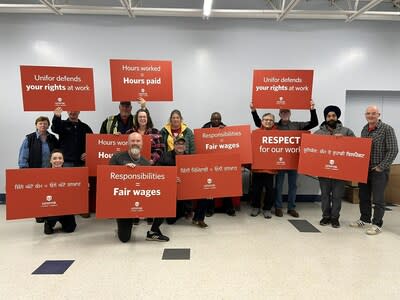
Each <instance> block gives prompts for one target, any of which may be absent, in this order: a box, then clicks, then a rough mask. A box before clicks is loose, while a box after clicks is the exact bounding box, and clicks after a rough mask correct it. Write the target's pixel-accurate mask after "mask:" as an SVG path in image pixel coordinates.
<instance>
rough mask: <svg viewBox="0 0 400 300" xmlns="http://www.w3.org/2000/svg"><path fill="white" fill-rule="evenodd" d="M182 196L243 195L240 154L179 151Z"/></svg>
mask: <svg viewBox="0 0 400 300" xmlns="http://www.w3.org/2000/svg"><path fill="white" fill-rule="evenodd" d="M176 166H177V171H178V177H179V178H180V183H179V184H178V195H177V196H178V200H186V199H204V198H220V197H235V196H241V195H242V194H243V193H242V169H241V164H240V157H239V154H233V153H232V154H220V153H218V154H217V153H215V154H194V155H177V156H176Z"/></svg>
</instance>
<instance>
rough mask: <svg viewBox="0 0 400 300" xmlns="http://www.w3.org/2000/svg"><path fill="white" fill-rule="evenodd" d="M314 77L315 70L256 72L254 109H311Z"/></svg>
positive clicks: (254, 74)
mask: <svg viewBox="0 0 400 300" xmlns="http://www.w3.org/2000/svg"><path fill="white" fill-rule="evenodd" d="M313 76H314V71H313V70H254V71H253V94H252V101H253V104H254V107H256V108H287V109H291V108H293V109H310V101H311V98H312V86H313Z"/></svg>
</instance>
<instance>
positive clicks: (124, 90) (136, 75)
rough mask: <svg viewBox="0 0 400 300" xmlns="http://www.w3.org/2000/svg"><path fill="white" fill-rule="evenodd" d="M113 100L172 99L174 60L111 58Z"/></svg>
mask: <svg viewBox="0 0 400 300" xmlns="http://www.w3.org/2000/svg"><path fill="white" fill-rule="evenodd" d="M110 72H111V90H112V101H128V100H135V99H137V98H139V97H141V98H144V99H145V100H146V101H172V99H173V96H172V62H171V61H166V60H165V61H164V60H126V59H110Z"/></svg>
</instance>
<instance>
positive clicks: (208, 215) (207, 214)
mask: <svg viewBox="0 0 400 300" xmlns="http://www.w3.org/2000/svg"><path fill="white" fill-rule="evenodd" d="M213 214H214V210H213V209H208V210H207V212H206V216H207V217H212V216H213Z"/></svg>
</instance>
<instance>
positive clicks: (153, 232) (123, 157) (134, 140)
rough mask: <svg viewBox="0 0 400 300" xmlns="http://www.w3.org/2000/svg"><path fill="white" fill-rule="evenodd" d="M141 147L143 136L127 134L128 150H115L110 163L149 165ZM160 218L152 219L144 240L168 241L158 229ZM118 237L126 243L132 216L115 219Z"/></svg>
mask: <svg viewBox="0 0 400 300" xmlns="http://www.w3.org/2000/svg"><path fill="white" fill-rule="evenodd" d="M142 147H143V138H142V135H141V134H140V133H137V132H133V133H131V134H130V135H128V151H124V152H117V153H115V154H114V155H113V156H112V157H111V159H110V165H125V166H128V167H130V168H134V167H136V166H150V165H151V164H150V162H149V161H147V160H146V159H145V158H143V157H142V156H141V154H140V152H141V150H142ZM163 220H164V219H162V218H156V219H154V221H153V225H152V226H151V229H150V231H147V236H146V240H148V241H159V242H168V241H169V238H168V237H167V236H165V235H163V234H162V233H161V231H160V225H161V224H162V223H163ZM117 225H118V238H119V240H120V241H121V242H123V243H126V242H127V241H129V240H130V239H131V233H132V226H133V218H124V219H117Z"/></svg>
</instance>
